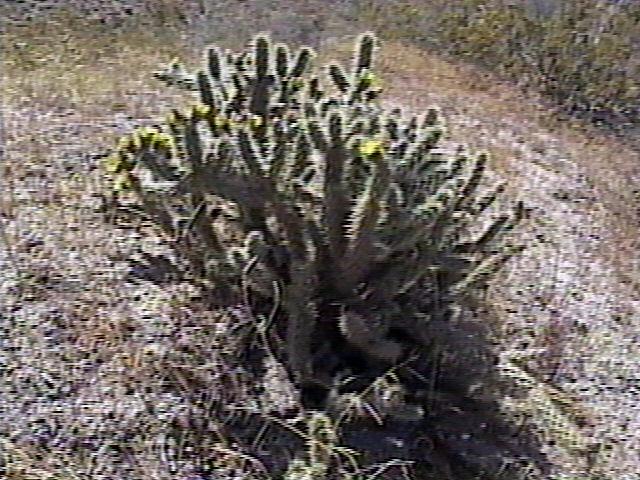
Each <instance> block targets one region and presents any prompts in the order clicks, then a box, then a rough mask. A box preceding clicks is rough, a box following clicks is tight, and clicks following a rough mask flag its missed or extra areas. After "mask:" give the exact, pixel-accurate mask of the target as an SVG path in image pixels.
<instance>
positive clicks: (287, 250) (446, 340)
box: [106, 34, 540, 478]
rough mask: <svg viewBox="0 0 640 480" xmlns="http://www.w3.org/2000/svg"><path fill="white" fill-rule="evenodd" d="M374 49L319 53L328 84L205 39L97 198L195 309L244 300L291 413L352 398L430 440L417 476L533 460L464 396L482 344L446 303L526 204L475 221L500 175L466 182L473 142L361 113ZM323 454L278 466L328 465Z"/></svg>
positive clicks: (482, 159) (421, 121)
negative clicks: (169, 251) (453, 141)
mask: <svg viewBox="0 0 640 480" xmlns="http://www.w3.org/2000/svg"><path fill="white" fill-rule="evenodd" d="M376 42H377V39H376V37H375V36H374V35H373V34H364V35H361V36H360V37H359V40H358V45H357V51H356V53H355V55H354V58H353V64H352V66H351V69H350V70H347V69H346V68H345V67H343V66H342V65H340V64H338V63H330V64H329V65H327V66H326V68H325V73H326V74H327V77H328V79H329V84H328V85H326V84H325V83H323V82H322V81H321V78H320V76H319V75H316V74H313V73H311V72H310V65H311V60H312V58H313V56H314V55H315V53H314V52H313V50H311V49H310V48H308V47H303V48H301V49H299V50H298V51H297V52H295V54H294V53H293V52H291V51H290V49H289V47H288V46H287V45H285V44H273V43H272V42H271V40H270V38H269V36H267V35H258V36H256V37H255V38H254V40H253V42H252V44H251V46H250V48H249V49H247V50H245V51H242V52H229V51H227V52H223V51H221V49H220V48H218V47H217V46H212V47H210V48H208V49H207V50H206V55H205V59H204V63H203V65H202V68H200V69H199V70H197V71H196V72H195V73H189V72H187V71H186V69H185V68H184V66H182V65H181V64H179V63H173V64H172V65H170V66H169V68H168V69H167V70H166V71H161V72H157V73H156V78H158V79H159V80H162V81H163V82H165V83H167V84H172V85H176V86H178V87H181V88H184V89H186V90H190V91H193V92H194V94H195V95H196V96H197V98H198V101H197V102H195V103H194V104H193V105H191V106H189V107H188V108H187V110H186V111H184V110H183V111H180V109H174V110H173V111H172V112H171V113H170V114H169V116H168V117H167V119H166V122H165V123H164V124H163V125H162V126H158V127H157V128H146V129H141V130H137V131H135V132H133V133H132V134H131V135H128V136H126V137H124V138H123V139H122V140H121V141H120V144H119V145H118V148H117V149H116V150H115V151H114V153H113V154H112V155H111V156H110V157H109V159H108V162H107V164H106V167H107V169H108V171H109V172H110V173H111V175H112V178H113V184H112V186H113V188H114V192H115V196H114V204H115V205H116V206H117V207H118V209H119V210H120V211H121V212H125V211H126V212H127V214H128V215H130V216H134V217H139V218H140V219H141V221H142V222H145V223H147V224H151V225H153V226H155V227H156V228H157V231H158V233H159V234H160V235H161V236H163V237H164V238H165V240H166V241H167V242H168V243H169V244H170V245H171V246H172V247H173V249H174V251H175V253H176V261H175V262H174V265H173V270H174V273H175V276H176V277H178V278H182V279H188V280H190V281H191V282H193V283H194V284H196V285H198V286H199V287H200V289H201V291H202V294H203V296H205V298H206V299H207V300H208V301H209V302H210V304H211V306H212V308H214V307H215V308H220V309H236V310H237V309H238V308H241V309H244V310H243V311H245V312H251V314H250V318H255V319H256V321H255V328H256V332H257V338H258V339H259V340H260V342H258V343H261V350H260V351H261V352H262V358H263V360H265V361H268V362H276V363H279V364H281V365H283V366H284V367H285V371H286V372H287V374H288V375H289V377H290V379H291V381H292V382H293V383H294V384H295V385H296V387H297V388H298V390H299V392H300V401H301V405H302V407H303V409H304V411H307V412H308V411H310V410H323V411H324V412H327V413H326V415H329V416H328V417H327V416H323V415H325V414H324V413H323V414H322V415H321V416H317V415H316V414H312V415H311V417H309V421H312V420H313V419H316V420H317V421H321V423H322V424H323V425H325V426H326V425H337V424H340V425H342V424H345V423H348V421H349V420H348V417H350V413H349V412H351V411H352V410H353V409H354V408H355V407H354V399H358V401H359V402H360V403H359V404H360V405H361V406H365V407H367V408H364V410H366V411H368V412H370V413H371V412H373V413H371V415H372V416H373V418H374V419H375V420H376V421H378V423H385V421H386V423H385V425H387V427H386V428H396V429H397V428H399V427H398V425H405V427H401V428H400V429H401V430H402V433H398V434H399V435H409V437H408V438H411V435H413V436H415V435H427V436H429V437H430V438H433V439H437V440H433V441H434V442H438V444H439V445H443V446H442V448H440V447H438V448H437V449H436V453H432V452H431V453H430V452H429V451H425V450H424V449H422V450H421V451H420V452H419V453H417V454H416V453H415V451H414V453H413V455H414V458H412V459H413V460H415V461H417V462H418V463H420V462H422V463H423V464H424V468H425V469H426V471H428V472H431V473H433V474H436V475H437V474H442V472H454V473H455V474H456V475H457V476H456V477H455V478H476V475H478V474H480V473H483V474H490V472H493V473H491V474H495V475H497V473H496V472H498V471H502V472H503V473H504V472H509V469H506V467H505V462H507V459H508V458H512V457H513V458H519V457H523V456H524V457H525V458H529V459H530V460H531V461H534V460H535V461H538V460H540V459H539V458H537V457H535V449H534V448H533V447H531V446H530V445H528V444H527V445H525V444H524V443H523V441H522V438H521V439H520V440H518V441H515V443H514V441H513V438H512V437H513V435H512V433H509V432H510V430H509V427H508V425H507V424H505V423H504V422H503V421H502V420H501V419H500V418H499V416H498V415H497V413H496V412H497V407H496V406H495V405H494V404H493V402H492V401H491V400H490V399H488V398H486V397H483V398H475V397H474V393H473V392H477V391H480V390H482V388H480V387H479V385H480V384H482V383H483V382H486V383H487V384H489V383H490V380H491V367H490V365H491V364H492V358H493V357H492V352H491V348H490V345H489V340H488V338H487V332H486V331H485V330H486V328H487V327H488V322H487V323H485V324H484V325H483V324H482V322H480V321H479V320H478V319H477V318H470V319H467V318H466V317H465V315H464V314H463V312H464V311H465V309H466V308H467V307H469V306H471V305H475V304H480V301H479V295H478V293H479V292H480V291H481V289H482V287H484V286H485V284H486V282H487V281H488V279H489V278H491V276H492V275H494V274H495V273H496V272H498V271H499V270H500V268H501V266H502V265H503V264H504V263H505V262H506V261H507V260H508V259H509V258H510V257H511V256H512V255H514V254H516V253H518V252H519V251H521V250H522V249H523V246H522V245H520V244H518V243H517V242H515V241H513V239H512V238H511V236H510V232H511V231H512V230H513V229H514V227H515V226H516V225H517V224H518V223H519V222H520V221H521V220H522V219H523V218H525V216H526V215H525V214H526V212H525V208H524V206H523V205H522V203H520V202H517V203H515V204H514V207H513V209H512V210H511V211H506V212H498V213H495V215H494V216H489V217H487V214H488V213H491V211H492V209H494V208H495V206H496V203H495V201H496V199H497V198H499V197H500V194H501V192H502V186H501V185H498V186H497V187H494V188H493V189H487V188H486V187H485V188H481V184H482V179H483V174H484V171H485V168H486V165H487V155H486V154H484V153H480V154H477V155H473V154H470V153H468V152H466V151H464V149H462V148H460V149H458V150H457V151H455V152H450V153H446V152H443V151H442V150H438V148H437V147H438V142H439V140H440V139H441V137H442V136H443V134H444V126H443V123H442V121H441V119H440V115H439V114H438V111H437V110H436V109H430V110H429V111H427V112H425V114H424V115H422V116H414V117H411V118H405V117H403V116H402V112H401V110H400V109H394V110H392V111H386V110H384V109H383V108H382V107H380V106H379V104H378V102H377V98H378V97H379V95H380V94H381V91H382V90H381V88H379V84H378V79H377V77H376V75H375V73H374V71H373V60H374V54H375V50H376ZM248 348H250V347H248ZM253 358H254V360H253V361H257V360H256V358H257V357H253ZM436 372H438V373H436ZM346 380H348V381H346ZM489 389H490V387H489V386H487V391H489ZM485 393H486V392H485ZM454 406H457V407H456V408H457V410H455V409H454V410H453V411H455V412H456V413H455V414H452V413H451V412H452V408H453V407H454ZM356 410H357V409H356ZM313 415H316V416H313ZM452 415H453V417H455V418H453V417H452ZM312 423H313V422H312ZM407 424H409V425H411V427H409V426H407ZM389 425H392V426H393V427H389ZM487 425H491V428H487ZM309 428H310V431H314V432H315V431H316V430H314V429H313V428H311V426H310V427H309ZM327 428H329V427H326V428H325V427H323V429H321V430H322V431H323V432H325V430H326V429H327ZM334 428H338V427H337V426H336V427H332V428H331V429H332V431H333V429H334ZM461 428H462V430H463V431H465V432H466V431H468V430H472V431H473V435H470V436H469V437H470V438H471V439H469V438H467V437H465V438H464V441H461V440H460V438H461V437H460V435H461V434H462V431H461V430H460V429H461ZM366 431H367V432H368V433H367V435H369V436H371V435H374V434H373V433H371V432H370V431H369V430H366ZM343 433H344V434H345V438H349V435H348V432H347V431H343ZM351 433H353V431H352V432H351ZM309 435H311V434H309ZM327 435H328V434H327V433H326V432H325V433H322V436H327ZM329 436H331V435H329ZM332 438H333V437H332ZM381 438H383V437H381ZM497 438H505V440H500V441H498V440H496V439H497ZM335 440H336V439H333V440H331V442H330V443H331V445H333V444H334V443H335ZM351 440H352V442H354V443H355V444H356V445H361V444H362V442H360V444H359V443H358V437H357V435H356V436H355V437H354V436H352V437H351ZM365 444H366V442H365ZM310 445H311V446H310V447H309V449H310V450H309V452H313V451H315V450H314V449H316V447H317V445H316V443H314V442H311V444H310ZM372 446H373V445H369V447H365V448H370V449H371V447H372ZM331 448H332V450H331V452H328V453H327V452H326V451H324V453H322V452H317V451H316V453H315V454H313V455H311V453H309V455H311V456H312V457H313V458H315V459H316V462H315V463H318V460H317V459H318V458H321V459H323V460H321V461H320V463H322V465H320V466H318V465H309V464H308V462H309V458H306V459H305V458H298V459H297V460H296V462H294V463H293V464H292V465H291V468H290V469H289V473H288V474H289V475H293V473H291V472H292V471H296V472H297V471H298V470H300V469H303V470H304V469H305V468H306V469H307V470H305V471H309V469H311V470H313V471H314V472H318V471H319V472H322V474H321V476H322V477H326V478H343V477H333V476H331V475H336V474H337V473H336V471H335V470H331V468H330V466H329V463H330V462H331V459H332V458H334V456H335V455H334V454H335V451H337V450H336V448H337V447H335V446H334V447H331ZM316 450H317V449H316ZM373 450H375V448H374V449H372V451H370V452H368V453H369V454H370V455H369V456H368V457H367V458H369V459H370V460H382V459H384V455H385V454H387V455H388V452H385V451H384V450H386V449H385V448H382V450H383V451H382V452H377V454H376V453H375V452H373ZM427 450H428V449H427ZM446 451H449V452H454V453H453V454H451V455H452V457H451V459H452V463H453V464H456V465H454V466H453V467H452V466H449V465H447V466H446V467H445V466H444V464H442V460H441V459H439V457H438V455H445V456H446V454H444V453H443V452H446ZM332 452H333V453H332ZM404 453H407V452H406V451H405V452H404ZM376 455H378V456H376ZM380 455H382V457H380ZM454 458H455V459H457V460H453V459H454ZM305 462H306V463H305ZM294 467H295V468H294ZM336 468H337V467H336ZM292 469H293V470H292ZM300 471H302V470H300ZM425 474H426V473H425ZM508 474H513V472H511V473H508Z"/></svg>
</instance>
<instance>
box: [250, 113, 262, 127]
mask: <svg viewBox="0 0 640 480" xmlns="http://www.w3.org/2000/svg"><path fill="white" fill-rule="evenodd" d="M249 124H250V125H251V126H252V127H259V126H260V125H262V117H258V116H254V117H253V118H252V119H251V120H249Z"/></svg>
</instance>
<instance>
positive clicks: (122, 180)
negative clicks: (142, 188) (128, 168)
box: [113, 172, 133, 193]
mask: <svg viewBox="0 0 640 480" xmlns="http://www.w3.org/2000/svg"><path fill="white" fill-rule="evenodd" d="M132 187H133V179H132V176H131V174H130V173H129V172H123V173H121V174H120V175H118V176H117V177H116V178H115V180H114V182H113V190H114V191H115V192H116V193H120V192H126V191H128V190H131V188H132Z"/></svg>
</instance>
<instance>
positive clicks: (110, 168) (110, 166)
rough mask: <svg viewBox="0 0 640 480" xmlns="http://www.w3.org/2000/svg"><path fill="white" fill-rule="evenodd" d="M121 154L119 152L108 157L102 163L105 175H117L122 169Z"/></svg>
mask: <svg viewBox="0 0 640 480" xmlns="http://www.w3.org/2000/svg"><path fill="white" fill-rule="evenodd" d="M122 161H123V158H122V154H121V152H117V153H114V154H112V155H109V156H108V157H107V158H106V159H105V160H104V162H103V164H102V166H103V168H104V169H105V171H106V172H107V173H112V174H113V173H118V171H119V170H120V168H121V167H122Z"/></svg>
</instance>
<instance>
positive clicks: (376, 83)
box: [360, 72, 382, 88]
mask: <svg viewBox="0 0 640 480" xmlns="http://www.w3.org/2000/svg"><path fill="white" fill-rule="evenodd" d="M360 80H362V81H363V83H364V85H365V86H366V87H374V88H377V87H380V86H381V85H382V82H381V80H380V79H379V78H378V76H377V75H374V74H373V73H371V72H365V73H363V74H362V75H361V76H360Z"/></svg>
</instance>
